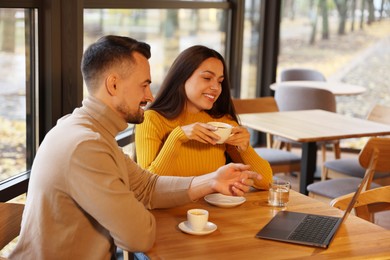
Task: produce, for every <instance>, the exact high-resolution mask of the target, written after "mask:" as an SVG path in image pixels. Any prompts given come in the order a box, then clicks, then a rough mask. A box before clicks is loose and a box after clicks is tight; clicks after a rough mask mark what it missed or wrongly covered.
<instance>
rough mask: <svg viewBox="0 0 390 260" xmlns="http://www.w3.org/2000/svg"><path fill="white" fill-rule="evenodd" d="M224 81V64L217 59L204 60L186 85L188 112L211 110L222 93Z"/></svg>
mask: <svg viewBox="0 0 390 260" xmlns="http://www.w3.org/2000/svg"><path fill="white" fill-rule="evenodd" d="M223 80H224V75H223V64H222V62H221V61H220V60H219V59H216V58H208V59H206V60H204V61H203V62H202V63H201V64H200V66H199V67H198V68H197V69H196V70H195V71H194V73H192V75H191V77H189V78H188V80H187V81H186V82H185V84H184V89H185V93H186V96H187V103H186V109H187V112H190V113H197V112H200V111H202V110H209V109H211V108H212V107H213V104H214V102H215V101H216V100H217V99H218V97H219V95H220V94H221V92H222V81H223Z"/></svg>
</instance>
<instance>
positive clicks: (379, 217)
mask: <svg viewBox="0 0 390 260" xmlns="http://www.w3.org/2000/svg"><path fill="white" fill-rule="evenodd" d="M292 152H294V153H297V154H299V155H300V154H301V150H300V149H299V148H293V150H292ZM341 157H342V158H358V154H357V153H348V152H342V153H341ZM326 158H327V160H333V159H334V155H333V153H332V152H331V151H329V152H328V153H327V157H326ZM317 160H318V161H319V162H320V161H321V154H320V153H318V155H317ZM317 169H320V167H319V166H317ZM318 174H319V173H316V175H317V176H319V175H318ZM275 176H278V177H279V178H282V179H286V180H289V181H290V182H291V188H292V189H293V190H295V191H298V190H299V180H298V174H275ZM315 181H320V180H315ZM375 224H377V225H380V226H382V227H384V228H386V229H388V230H390V210H389V211H385V212H381V213H378V214H376V216H375Z"/></svg>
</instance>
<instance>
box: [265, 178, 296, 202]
mask: <svg viewBox="0 0 390 260" xmlns="http://www.w3.org/2000/svg"><path fill="white" fill-rule="evenodd" d="M290 187H291V184H290V182H288V181H285V180H281V179H274V180H273V181H272V182H271V183H270V185H269V191H268V204H269V205H271V206H276V207H286V206H287V203H288V200H289V195H290Z"/></svg>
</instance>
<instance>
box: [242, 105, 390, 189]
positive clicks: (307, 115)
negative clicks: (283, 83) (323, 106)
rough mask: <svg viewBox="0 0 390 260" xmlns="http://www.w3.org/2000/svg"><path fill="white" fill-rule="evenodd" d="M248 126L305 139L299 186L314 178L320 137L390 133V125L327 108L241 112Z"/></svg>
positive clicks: (323, 139)
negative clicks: (334, 111)
mask: <svg viewBox="0 0 390 260" xmlns="http://www.w3.org/2000/svg"><path fill="white" fill-rule="evenodd" d="M239 118H240V120H241V123H242V124H243V125H244V126H247V127H250V128H252V129H254V130H257V131H260V132H265V133H270V134H272V135H278V136H281V137H285V138H288V139H291V140H294V141H297V142H301V143H302V161H301V174H300V179H299V190H300V192H301V193H304V194H307V189H306V187H307V185H309V184H310V183H312V182H313V178H314V172H315V170H316V162H317V145H316V142H319V141H331V140H339V139H346V138H356V137H363V136H380V135H390V126H389V125H385V124H380V123H376V122H372V121H368V120H364V119H359V118H352V117H347V116H344V115H341V114H337V113H332V112H327V111H324V110H301V111H283V112H272V113H254V114H240V115H239Z"/></svg>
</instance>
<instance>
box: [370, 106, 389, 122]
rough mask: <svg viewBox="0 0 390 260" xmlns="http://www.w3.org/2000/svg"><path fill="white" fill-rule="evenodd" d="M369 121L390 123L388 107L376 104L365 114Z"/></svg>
mask: <svg viewBox="0 0 390 260" xmlns="http://www.w3.org/2000/svg"><path fill="white" fill-rule="evenodd" d="M367 119H368V120H370V121H374V122H378V123H382V124H386V125H390V107H387V106H383V105H379V104H376V105H375V106H374V107H373V108H372V109H371V111H370V113H369V114H368V116H367Z"/></svg>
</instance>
